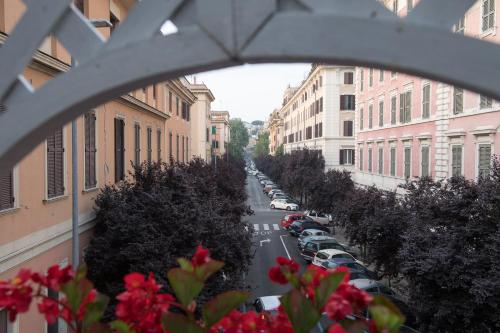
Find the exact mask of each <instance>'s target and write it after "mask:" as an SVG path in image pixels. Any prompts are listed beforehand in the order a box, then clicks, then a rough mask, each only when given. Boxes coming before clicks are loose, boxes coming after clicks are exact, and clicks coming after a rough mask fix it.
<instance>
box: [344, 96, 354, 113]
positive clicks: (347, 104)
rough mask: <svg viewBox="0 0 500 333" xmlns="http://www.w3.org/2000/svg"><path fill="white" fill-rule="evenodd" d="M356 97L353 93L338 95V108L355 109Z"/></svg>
mask: <svg viewBox="0 0 500 333" xmlns="http://www.w3.org/2000/svg"><path fill="white" fill-rule="evenodd" d="M355 108H356V97H355V96H354V95H340V110H355Z"/></svg>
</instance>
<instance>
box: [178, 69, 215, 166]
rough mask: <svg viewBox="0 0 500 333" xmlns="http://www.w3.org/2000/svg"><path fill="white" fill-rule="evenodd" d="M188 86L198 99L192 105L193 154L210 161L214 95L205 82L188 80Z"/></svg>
mask: <svg viewBox="0 0 500 333" xmlns="http://www.w3.org/2000/svg"><path fill="white" fill-rule="evenodd" d="M185 84H186V86H187V87H188V89H189V90H191V92H192V93H193V94H194V95H195V97H196V101H195V102H194V104H193V106H192V107H191V117H192V119H191V155H192V156H194V157H199V158H201V159H203V160H204V161H206V162H207V163H210V161H211V155H212V154H211V147H212V135H211V134H210V131H211V120H210V115H211V113H210V111H211V103H212V102H213V101H214V100H215V97H214V95H213V94H212V92H211V91H210V89H208V87H207V86H206V85H205V84H203V83H196V78H195V81H194V83H190V82H186V83H185Z"/></svg>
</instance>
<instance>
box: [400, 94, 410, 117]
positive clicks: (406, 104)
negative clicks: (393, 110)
mask: <svg viewBox="0 0 500 333" xmlns="http://www.w3.org/2000/svg"><path fill="white" fill-rule="evenodd" d="M399 121H400V122H401V123H402V124H405V123H409V122H411V91H407V92H405V93H402V94H400V95H399Z"/></svg>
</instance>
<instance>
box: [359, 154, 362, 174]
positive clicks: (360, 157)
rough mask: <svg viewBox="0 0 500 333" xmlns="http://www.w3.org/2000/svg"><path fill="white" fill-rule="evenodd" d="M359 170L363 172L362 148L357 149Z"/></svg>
mask: <svg viewBox="0 0 500 333" xmlns="http://www.w3.org/2000/svg"><path fill="white" fill-rule="evenodd" d="M359 170H360V171H363V148H359Z"/></svg>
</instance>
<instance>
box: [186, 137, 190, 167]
mask: <svg viewBox="0 0 500 333" xmlns="http://www.w3.org/2000/svg"><path fill="white" fill-rule="evenodd" d="M188 161H189V139H188V138H187V137H186V162H188Z"/></svg>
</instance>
